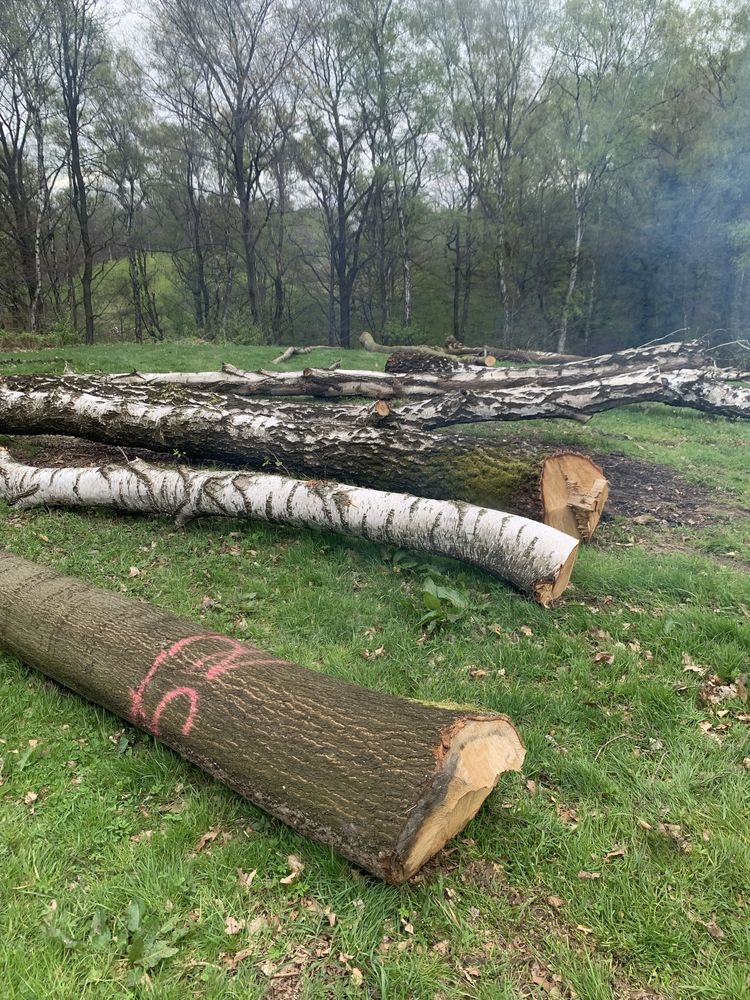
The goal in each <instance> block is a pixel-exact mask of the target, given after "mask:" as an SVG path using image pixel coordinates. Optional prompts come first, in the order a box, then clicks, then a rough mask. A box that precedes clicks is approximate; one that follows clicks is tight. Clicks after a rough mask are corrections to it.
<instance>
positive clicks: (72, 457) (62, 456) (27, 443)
mask: <svg viewBox="0 0 750 1000" xmlns="http://www.w3.org/2000/svg"><path fill="white" fill-rule="evenodd" d="M6 440H7V445H6V447H7V448H8V451H9V452H10V453H11V455H12V456H13V458H15V459H16V461H17V462H25V463H26V464H27V465H34V466H37V467H38V468H42V467H45V468H51V469H62V468H64V467H65V466H71V467H72V466H84V465H113V464H122V463H123V462H125V461H132V459H134V458H142V459H144V460H145V461H147V462H153V463H154V464H156V465H176V464H177V463H178V459H177V458H176V457H175V456H174V455H173V454H171V453H170V452H155V451H149V450H148V449H146V448H121V447H119V446H118V445H108V444H98V443H97V442H96V441H84V440H83V439H82V438H75V437H57V436H46V435H43V436H39V437H35V436H30V437H25V438H7V439H6ZM0 444H2V440H0Z"/></svg>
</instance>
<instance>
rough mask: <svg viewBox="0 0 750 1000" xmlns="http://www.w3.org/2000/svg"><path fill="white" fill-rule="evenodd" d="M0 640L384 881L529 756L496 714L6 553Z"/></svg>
mask: <svg viewBox="0 0 750 1000" xmlns="http://www.w3.org/2000/svg"><path fill="white" fill-rule="evenodd" d="M0 646H2V647H3V648H4V649H5V650H7V651H9V652H10V653H12V654H13V655H15V656H17V657H19V659H21V660H23V661H24V662H26V663H28V664H29V665H30V666H33V667H36V668H37V669H38V670H41V671H43V672H44V673H45V674H48V675H49V676H50V677H53V678H54V679H55V680H57V681H59V682H60V683H61V684H64V685H65V686H66V687H70V688H72V689H73V690H74V691H77V692H78V693H79V694H81V695H83V696H84V697H85V698H88V699H89V700H90V701H93V702H96V703H97V704H99V705H103V706H104V707H105V708H108V709H110V710H111V711H112V712H114V713H115V714H117V715H119V716H121V717H122V718H124V719H127V720H128V721H129V722H131V723H133V724H134V725H136V726H138V727H140V728H142V729H145V730H147V731H149V732H151V733H153V735H154V736H156V737H157V738H158V739H160V740H161V741H162V742H164V743H166V744H167V745H168V746H170V747H172V748H173V749H174V750H176V751H178V753H180V754H182V755H183V756H184V757H186V758H187V759H188V760H190V761H192V762H193V763H194V764H197V765H198V766H199V767H201V768H203V769H204V770H206V771H208V772H209V773H210V774H212V775H214V776H215V777H217V778H219V779H220V780H221V781H223V782H224V783H225V784H227V785H229V787H230V788H233V789H234V790H235V791H237V792H239V793H240V794H241V795H244V796H245V797H246V798H248V799H250V800H251V801H252V802H254V803H256V804H257V805H259V806H261V807H262V808H263V809H265V810H267V811H268V812H270V813H271V814H272V815H274V816H277V817H278V818H279V819H281V820H283V821H284V822H285V823H288V824H289V825H290V826H292V827H294V828H295V829H296V830H299V831H300V832H302V833H304V834H306V835H307V836H309V837H313V838H314V839H316V840H321V841H323V842H325V843H327V844H330V845H331V846H332V847H334V848H335V849H336V850H337V851H339V852H340V853H341V854H343V855H344V857H346V858H349V859H350V860H351V861H354V862H355V863H356V864H358V865H361V866H362V867H363V868H366V869H367V870H368V871H370V872H372V873H373V874H374V875H377V876H378V877H379V878H383V879H385V880H386V881H388V882H393V883H399V882H403V881H404V880H405V879H407V878H409V876H410V875H412V874H413V873H414V872H415V871H416V870H417V869H418V868H419V867H420V866H421V865H422V864H423V863H424V862H425V861H426V860H427V859H428V858H429V857H431V856H432V855H433V854H434V853H436V852H437V851H438V850H440V848H441V847H442V846H443V844H444V843H445V842H446V840H448V839H449V838H450V837H451V836H453V835H454V834H455V833H457V832H458V830H459V829H461V828H462V827H463V825H464V824H465V823H466V822H468V820H469V819H470V818H471V816H473V815H474V813H475V812H476V811H477V809H478V808H479V806H480V804H481V802H482V800H483V799H484V798H485V797H486V795H487V794H489V792H490V791H491V790H492V788H493V786H494V784H495V782H496V780H497V778H498V776H499V775H500V774H501V773H502V772H503V771H507V770H517V769H519V768H520V766H521V763H522V761H523V756H524V750H523V744H522V743H521V740H520V737H519V736H518V733H517V732H516V730H515V728H514V727H513V726H512V724H511V723H510V722H509V721H508V720H507V719H506V718H505V717H504V716H501V715H493V714H490V713H485V712H478V711H473V710H471V709H467V710H453V709H447V708H440V707H437V706H431V705H425V704H421V703H419V702H414V701H407V700H406V699H403V698H395V697H392V696H390V695H387V694H382V693H380V692H376V691H369V690H367V689H365V688H361V687H358V686H356V685H354V684H348V683H346V682H345V681H341V680H338V679H336V678H334V677H328V676H326V675H325V674H320V673H316V672H315V671H312V670H307V669H305V668H304V667H301V666H297V665H295V664H293V663H288V662H286V661H285V660H282V659H278V658H276V657H274V656H273V655H272V654H270V653H266V652H263V650H260V649H258V648H256V647H255V646H251V645H250V644H248V643H239V642H237V641H236V640H234V639H230V638H228V637H227V636H222V635H214V634H212V633H209V632H206V631H204V630H203V629H201V628H200V626H198V625H195V624H193V623H192V622H190V621H188V620H186V619H181V618H177V617H175V616H174V615H171V614H168V613H167V612H165V611H161V610H159V609H158V608H155V607H152V606H151V605H148V604H142V603H137V602H135V601H131V600H128V599H126V598H124V597H121V596H119V595H117V594H112V593H109V592H108V591H104V590H98V589H96V588H94V587H90V586H88V585H86V584H84V583H81V582H80V581H78V580H75V579H71V578H70V577H65V576H61V575H60V574H59V573H56V572H54V571H53V570H50V569H47V568H46V567H42V566H38V565H36V564H34V563H30V562H27V561H26V560H25V559H20V558H18V557H17V556H13V555H9V554H7V553H0Z"/></svg>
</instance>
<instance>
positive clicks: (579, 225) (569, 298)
mask: <svg viewBox="0 0 750 1000" xmlns="http://www.w3.org/2000/svg"><path fill="white" fill-rule="evenodd" d="M573 204H574V206H575V212H576V228H575V243H574V245H573V256H572V257H571V258H570V274H569V277H568V290H567V292H566V293H565V302H564V303H563V308H562V315H561V316H560V329H559V331H558V335H557V350H558V353H560V354H563V353H564V351H565V349H566V348H567V346H568V321H569V319H570V313H571V310H572V308H573V298H574V296H575V293H576V285H577V283H578V265H579V264H580V261H581V244H582V242H583V220H584V206H583V201H582V199H581V193H580V191H579V189H578V186H577V185H576V186H575V188H574V190H573Z"/></svg>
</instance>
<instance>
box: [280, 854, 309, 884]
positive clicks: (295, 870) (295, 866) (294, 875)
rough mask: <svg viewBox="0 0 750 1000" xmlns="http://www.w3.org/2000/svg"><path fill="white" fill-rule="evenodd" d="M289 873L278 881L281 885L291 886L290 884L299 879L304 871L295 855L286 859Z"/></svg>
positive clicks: (302, 865)
mask: <svg viewBox="0 0 750 1000" xmlns="http://www.w3.org/2000/svg"><path fill="white" fill-rule="evenodd" d="M286 860H287V864H288V865H289V867H290V869H291V871H290V872H289V874H288V875H287V876H285V877H284V878H282V879H279V881H280V882H281V884H282V885H291V884H292V882H296V881H297V879H298V878H299V877H300V875H301V874H302V872H303V871H304V870H305V866H304V864H303V863H302V862H301V861H300V859H299V858H298V857H297V855H296V854H290V855H289V857H288V858H287V859H286Z"/></svg>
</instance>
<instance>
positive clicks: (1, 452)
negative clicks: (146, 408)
mask: <svg viewBox="0 0 750 1000" xmlns="http://www.w3.org/2000/svg"><path fill="white" fill-rule="evenodd" d="M0 498H2V499H3V500H6V501H8V503H10V504H11V505H13V506H15V507H16V508H19V509H22V510H25V509H27V508H29V507H36V506H39V505H40V504H44V505H50V506H61V507H108V508H114V509H116V510H127V511H131V512H134V513H141V514H153V513H164V514H171V515H172V516H174V517H175V518H176V519H177V523H178V525H182V524H185V523H186V522H187V521H189V520H192V519H193V518H195V517H215V516H220V517H243V518H252V519H255V520H263V521H269V522H271V523H273V524H289V525H293V526H297V527H304V528H313V529H317V530H324V531H333V532H335V533H336V534H340V535H351V536H354V537H361V538H367V539H369V540H371V541H375V542H383V543H386V544H389V545H397V546H399V547H401V548H407V549H416V550H417V551H422V552H428V553H430V554H431V555H442V556H449V557H451V558H454V559H460V560H462V561H463V562H468V563H470V564H471V565H474V566H479V567H480V568H481V569H484V570H487V571H488V572H490V573H493V574H494V575H495V576H499V577H501V579H504V580H508V581H509V582H510V583H513V584H514V585H515V586H516V587H518V589H519V590H522V591H524V592H525V593H527V594H530V595H531V596H532V597H533V598H534V599H535V600H536V601H538V603H539V604H542V605H544V606H547V605H549V604H550V603H551V602H552V601H553V600H555V598H557V597H558V596H559V595H560V594H561V593H562V592H563V591H564V590H565V588H566V586H567V584H568V580H569V578H570V573H571V571H572V569H573V563H574V562H575V557H576V549H577V548H578V542H577V541H574V539H573V538H572V537H571V536H570V535H569V534H563V532H561V531H556V530H555V529H554V528H550V527H547V526H546V525H543V524H538V523H537V522H535V521H529V520H526V519H525V518H522V517H515V516H513V515H511V514H503V513H500V512H499V511H493V510H487V509H486V508H484V507H473V506H471V505H469V504H464V503H453V502H450V501H446V500H428V499H423V498H415V497H412V496H408V495H405V494H403V493H383V492H381V491H380V490H367V489H357V488H356V487H353V486H342V485H338V484H336V483H322V482H312V483H310V482H303V481H301V480H299V479H288V478H286V477H283V476H274V475H265V474H262V473H261V474H256V475H249V474H248V473H244V472H197V471H193V470H190V469H186V468H184V467H183V468H181V469H180V470H179V471H174V470H171V469H170V470H165V469H160V468H157V467H156V466H153V465H147V464H146V463H145V462H142V461H140V460H137V461H135V462H132V463H130V464H129V465H125V466H114V465H109V466H107V467H106V468H67V469H61V468H55V469H38V468H32V467H30V466H27V465H21V464H19V463H16V462H14V461H13V460H12V459H11V457H10V454H9V453H8V452H7V451H6V450H5V449H3V448H0Z"/></svg>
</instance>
